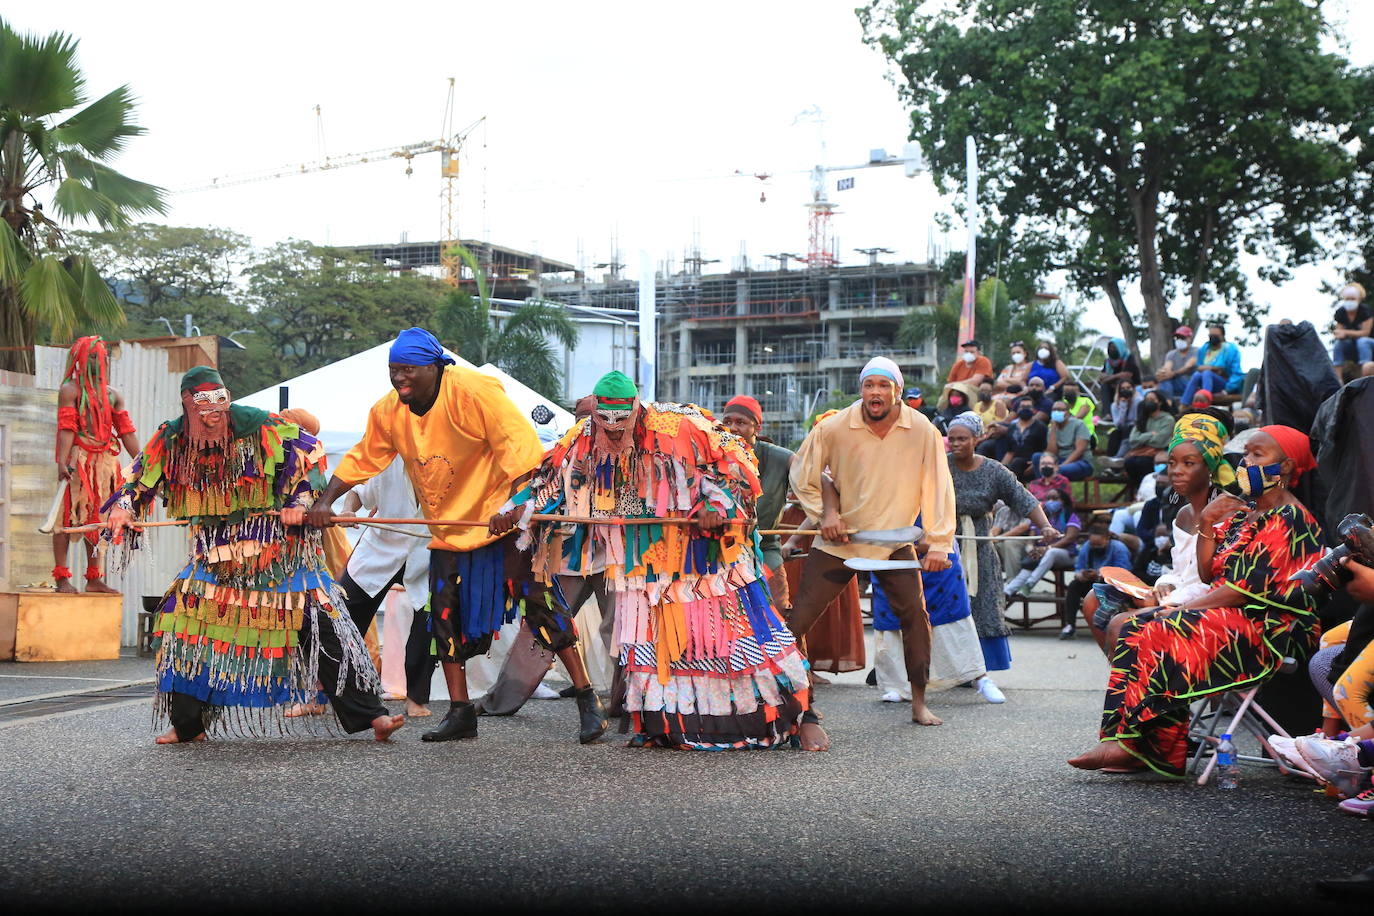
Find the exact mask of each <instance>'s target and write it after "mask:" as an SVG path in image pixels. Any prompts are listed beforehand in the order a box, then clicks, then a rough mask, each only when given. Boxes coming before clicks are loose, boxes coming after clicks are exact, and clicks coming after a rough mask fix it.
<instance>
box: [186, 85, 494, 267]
mask: <svg viewBox="0 0 1374 916" xmlns="http://www.w3.org/2000/svg"><path fill="white" fill-rule="evenodd" d="M453 114H454V78H453V77H449V80H448V100H447V101H446V102H445V104H444V121H443V127H442V130H441V132H440V134H439V139H437V140H421V141H420V142H418V143H407V144H404V145H401V146H384V147H381V148H380V149H374V150H367V151H365V152H361V153H345V154H343V155H341V156H325V155H323V154H322V155H321V158H319V159H317V160H314V161H311V162H301V163H296V164H291V165H283V166H278V167H276V168H272V169H263V170H259V171H256V172H242V173H239V174H236V175H224V176H221V177H218V178H212V179H210V180H209V181H208V182H204V183H201V184H197V185H191V186H189V187H184V188H176V189H175V190H174V191H173V193H176V194H195V193H199V192H201V191H217V190H219V189H221V188H231V187H234V186H236V185H243V184H252V183H255V182H260V181H276V180H277V179H280V178H291V177H292V176H295V175H309V174H311V173H314V172H330V171H333V170H335V169H345V168H349V167H351V166H355V165H368V164H369V163H373V162H390V161H393V160H396V159H404V160H405V163H406V175H407V176H409V175H411V174H413V173H414V171H415V170H414V168H413V167H412V166H411V164H410V163H411V160H412V159H414V158H415V157H416V156H424V155H426V154H428V153H439V154H440V157H441V158H440V162H439V177H440V179H441V180H442V181H443V187H442V189H441V191H440V195H439V199H440V208H439V211H440V212H439V222H440V227H441V233H440V234H441V235H442V236H443V237H442V238H441V239H440V240H439V266H440V270H441V272H442V274H443V280H444V282H445V283H447V284H448V285H449V286H454V287H456V286H457V285H458V280H459V277H460V274H461V271H462V261H461V259H460V258H459V257H458V254H457V250H456V249H457V245H458V187H457V183H458V171H459V169H458V163H459V161H460V160H459V154H460V153H461V152H462V149H463V143H464V141H466V140H467V138H468V137H469V136H470V135H471V134H472V132H473V131H474V130H476V129H477V127H478V126H479V125H481V124H482V122H484V121H485V120H486V117H485V116H483V117H480V118H478V119H477V120H476V121H473V122H472V123H471V124H469V125H468V126H466V127H464V128H463V129H462V130H460V131H457V132H455V131H454V130H453ZM315 116H316V119H317V122H318V121H319V119H320V108H319V106H318V105H317V106H315ZM317 136H318V137H319V138H320V144H321V146H323V127H319V129H318V131H317Z"/></svg>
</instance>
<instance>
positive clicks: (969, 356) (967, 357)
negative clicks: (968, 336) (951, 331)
mask: <svg viewBox="0 0 1374 916" xmlns="http://www.w3.org/2000/svg"><path fill="white" fill-rule="evenodd" d="M959 358H960V359H962V360H963V361H964V362H966V363H971V362H973V361H974V360H975V359H977V358H978V354H976V353H970V352H969V351H967V350H965V351H964V352H963V353H960V354H959Z"/></svg>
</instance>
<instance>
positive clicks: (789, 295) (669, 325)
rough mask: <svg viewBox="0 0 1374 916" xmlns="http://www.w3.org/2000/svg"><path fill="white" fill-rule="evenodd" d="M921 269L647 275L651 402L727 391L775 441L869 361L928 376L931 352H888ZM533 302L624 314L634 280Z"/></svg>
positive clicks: (919, 297)
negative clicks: (654, 345) (651, 306)
mask: <svg viewBox="0 0 1374 916" xmlns="http://www.w3.org/2000/svg"><path fill="white" fill-rule="evenodd" d="M940 293H941V290H940V279H939V272H938V271H937V270H936V269H935V268H934V267H933V266H931V265H929V264H911V263H906V264H881V263H878V262H877V261H876V259H874V260H873V261H872V262H871V263H869V264H867V265H864V266H858V267H829V268H825V269H800V270H786V269H783V270H773V271H736V272H732V273H723V274H701V273H699V272H693V271H691V270H690V269H689V270H687V271H684V272H682V273H677V274H674V275H671V276H667V277H665V276H662V275H661V274H660V276H659V277H658V283H657V290H656V295H655V304H656V306H657V311H658V379H657V382H658V398H659V399H660V400H666V401H690V402H693V403H696V404H700V405H701V406H703V407H707V408H710V409H713V410H719V409H720V407H721V406H722V405H723V404H724V403H725V401H727V400H728V399H729V398H731V397H732V396H734V395H736V394H749V395H752V396H753V397H755V398H757V399H758V401H759V404H760V405H762V407H763V410H764V421H765V433H766V434H767V435H769V436H771V437H772V438H773V439H775V440H776V441H778V442H781V443H783V444H787V443H790V442H794V441H796V440H798V439H800V438H801V436H802V435H803V433H804V423H805V421H806V419H807V417H808V416H809V415H810V414H811V413H812V411H813V410H814V409H815V407H816V406H817V405H818V404H823V403H824V402H825V401H827V400H828V399H829V398H830V397H831V393H832V392H834V391H840V392H857V379H858V373H859V370H860V369H861V368H862V367H863V365H864V363H865V362H867V361H868V360H869V359H870V358H872V357H873V356H877V355H884V356H890V357H892V358H893V359H894V360H896V361H897V363H898V364H899V365H900V366H901V367H902V369H903V371H904V372H906V374H907V375H908V376H909V377H911V378H925V379H933V378H935V377H936V372H935V368H936V367H935V348H934V346H933V343H931V342H926V343H922V344H921V345H920V346H917V347H914V348H900V347H898V345H897V342H896V337H897V328H898V327H899V326H900V325H901V322H902V318H903V317H904V316H905V315H906V314H907V313H908V312H909V311H910V310H911V308H912V307H913V306H919V305H933V304H935V303H936V302H937V301H938V297H939V295H940ZM543 295H544V296H545V297H546V298H549V299H555V300H558V301H560V302H566V303H568V304H569V305H574V306H581V307H591V308H604V309H617V310H625V311H627V312H631V313H632V312H633V310H634V309H635V308H636V307H637V303H638V297H639V284H638V282H637V281H636V280H627V279H620V278H616V277H613V276H608V277H606V278H604V279H603V280H602V281H601V282H592V281H587V280H585V279H575V280H573V281H571V282H564V281H559V280H548V281H546V282H545V283H544V284H543Z"/></svg>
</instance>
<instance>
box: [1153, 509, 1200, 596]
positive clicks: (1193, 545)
mask: <svg viewBox="0 0 1374 916" xmlns="http://www.w3.org/2000/svg"><path fill="white" fill-rule="evenodd" d="M1170 555H1171V558H1172V560H1173V569H1171V570H1170V571H1169V572H1167V573H1165V574H1164V575H1162V576H1160V577H1159V578H1158V579H1157V580H1155V585H1156V586H1160V585H1172V586H1173V587H1174V590H1173V591H1171V592H1169V594H1167V595H1165V596H1164V597H1163V598H1161V599H1160V600H1161V601H1162V602H1163V603H1164V604H1168V605H1174V606H1177V605H1180V604H1187V603H1188V602H1189V601H1192V600H1193V599H1194V598H1200V597H1202V596H1203V595H1205V594H1207V593H1208V592H1209V591H1211V590H1212V587H1211V586H1210V585H1208V584H1207V583H1206V582H1203V581H1202V578H1201V577H1200V576H1199V575H1198V571H1197V534H1196V533H1194V534H1189V533H1188V532H1187V531H1184V530H1183V529H1182V528H1180V527H1178V522H1177V520H1175V522H1174V543H1173V545H1172V548H1171V549H1170Z"/></svg>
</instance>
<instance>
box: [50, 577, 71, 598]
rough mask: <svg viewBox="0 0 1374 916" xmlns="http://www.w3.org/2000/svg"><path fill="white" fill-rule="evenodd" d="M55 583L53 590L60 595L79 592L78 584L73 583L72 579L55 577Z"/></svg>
mask: <svg viewBox="0 0 1374 916" xmlns="http://www.w3.org/2000/svg"><path fill="white" fill-rule="evenodd" d="M53 583H54V587H53V591H55V592H57V593H58V594H59V595H75V594H76V593H77V592H76V586H75V585H72V580H71V579H54V580H53Z"/></svg>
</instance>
